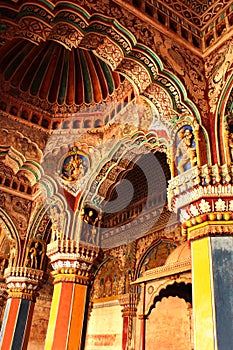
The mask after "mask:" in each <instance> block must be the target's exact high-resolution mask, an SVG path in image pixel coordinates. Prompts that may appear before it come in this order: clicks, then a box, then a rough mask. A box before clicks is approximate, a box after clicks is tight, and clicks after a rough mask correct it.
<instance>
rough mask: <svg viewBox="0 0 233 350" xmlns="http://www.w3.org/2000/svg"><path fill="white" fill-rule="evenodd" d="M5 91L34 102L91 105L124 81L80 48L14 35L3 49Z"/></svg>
mask: <svg viewBox="0 0 233 350" xmlns="http://www.w3.org/2000/svg"><path fill="white" fill-rule="evenodd" d="M0 74H1V81H2V82H3V84H4V85H5V86H4V89H3V90H4V91H7V93H10V95H11V96H13V97H17V98H18V97H20V98H22V99H24V100H27V102H29V103H31V104H33V99H35V98H36V99H37V101H38V100H39V101H41V106H42V105H43V104H44V106H46V104H47V105H53V104H57V105H65V106H68V107H69V106H74V105H79V106H80V105H82V104H85V105H90V104H95V103H99V102H101V101H103V100H106V99H107V97H108V96H110V95H111V94H113V92H114V91H115V89H117V88H118V87H119V85H120V83H121V81H120V75H119V74H118V73H116V72H113V71H112V70H111V69H110V67H109V66H108V65H107V64H106V63H105V62H103V61H102V60H101V59H99V58H98V57H97V56H95V55H94V53H93V52H91V51H88V50H83V49H80V48H76V49H72V50H67V49H66V48H64V47H63V46H62V45H60V44H58V43H56V42H53V41H49V40H48V41H46V42H43V43H41V44H39V45H35V44H33V43H31V42H30V41H26V40H23V39H14V40H13V41H10V42H8V43H7V44H5V45H4V46H3V47H1V49H0Z"/></svg>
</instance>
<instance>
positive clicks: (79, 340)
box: [45, 276, 88, 350]
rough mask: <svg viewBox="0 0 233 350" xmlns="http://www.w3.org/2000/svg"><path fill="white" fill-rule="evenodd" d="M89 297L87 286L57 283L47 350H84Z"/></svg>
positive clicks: (48, 331)
mask: <svg viewBox="0 0 233 350" xmlns="http://www.w3.org/2000/svg"><path fill="white" fill-rule="evenodd" d="M57 277H58V276H57ZM60 277H61V276H60ZM73 277H74V279H75V276H73ZM87 296H88V286H87V285H81V284H77V283H75V282H59V283H55V285H54V294H53V300H52V306H51V311H50V319H49V325H48V330H47V337H46V343H45V350H50V349H53V350H66V349H67V350H71V349H82V344H83V339H84V338H85V331H86V329H85V325H86V304H87V300H88V297H87Z"/></svg>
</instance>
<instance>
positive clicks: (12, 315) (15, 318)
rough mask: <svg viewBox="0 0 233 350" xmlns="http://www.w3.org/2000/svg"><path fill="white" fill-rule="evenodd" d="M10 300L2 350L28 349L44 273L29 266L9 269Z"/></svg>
mask: <svg viewBox="0 0 233 350" xmlns="http://www.w3.org/2000/svg"><path fill="white" fill-rule="evenodd" d="M4 277H5V279H6V284H7V289H8V300H7V303H6V307H5V313H4V318H3V322H2V329H1V334H0V348H1V349H4V350H8V349H9V350H10V349H23V350H24V349H25V350H26V349H27V345H28V339H29V332H30V328H31V322H32V315H33V310H34V306H35V301H36V296H37V294H38V290H39V289H40V287H41V284H42V283H43V281H44V271H41V270H36V269H32V268H28V267H18V266H15V267H9V268H7V269H6V270H5V273H4Z"/></svg>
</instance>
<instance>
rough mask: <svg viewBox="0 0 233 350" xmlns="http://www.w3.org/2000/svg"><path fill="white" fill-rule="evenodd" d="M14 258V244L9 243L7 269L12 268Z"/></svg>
mask: <svg viewBox="0 0 233 350" xmlns="http://www.w3.org/2000/svg"><path fill="white" fill-rule="evenodd" d="M15 258H16V246H15V242H14V241H12V242H10V256H9V267H12V266H14V265H15Z"/></svg>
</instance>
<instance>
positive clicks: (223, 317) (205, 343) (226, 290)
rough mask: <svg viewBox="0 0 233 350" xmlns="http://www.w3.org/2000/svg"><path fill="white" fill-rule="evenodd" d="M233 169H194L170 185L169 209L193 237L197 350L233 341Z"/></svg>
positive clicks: (220, 349)
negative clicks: (177, 216) (175, 213)
mask: <svg viewBox="0 0 233 350" xmlns="http://www.w3.org/2000/svg"><path fill="white" fill-rule="evenodd" d="M232 170H233V169H232V168H230V167H227V166H226V165H223V166H218V165H214V166H202V167H195V168H193V169H191V170H190V171H188V172H185V173H184V174H182V175H180V176H178V177H176V178H174V179H172V180H171V181H170V184H169V191H170V193H169V198H170V206H171V209H173V210H175V211H176V212H177V213H178V214H179V216H180V220H181V222H182V226H183V232H184V234H186V235H187V239H189V240H190V241H191V255H192V285H193V319H194V344H195V349H196V350H205V349H206V350H226V349H231V347H232V344H233V333H232V324H233V294H232V266H233V181H232V175H233V171H232Z"/></svg>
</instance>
